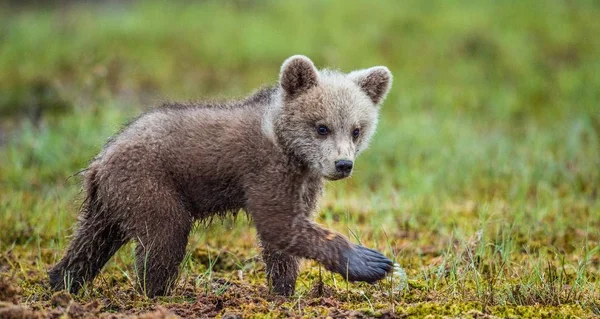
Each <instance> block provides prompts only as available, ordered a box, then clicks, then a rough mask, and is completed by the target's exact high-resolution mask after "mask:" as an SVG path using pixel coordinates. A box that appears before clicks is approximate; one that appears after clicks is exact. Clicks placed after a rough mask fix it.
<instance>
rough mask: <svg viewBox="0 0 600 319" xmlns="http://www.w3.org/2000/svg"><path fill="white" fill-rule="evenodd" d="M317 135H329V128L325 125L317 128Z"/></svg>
mask: <svg viewBox="0 0 600 319" xmlns="http://www.w3.org/2000/svg"><path fill="white" fill-rule="evenodd" d="M317 133H319V135H327V134H328V133H329V128H328V127H327V126H325V125H319V126H317Z"/></svg>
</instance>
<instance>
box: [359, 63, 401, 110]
mask: <svg viewBox="0 0 600 319" xmlns="http://www.w3.org/2000/svg"><path fill="white" fill-rule="evenodd" d="M348 78H350V79H351V80H352V81H354V83H356V84H357V85H358V86H359V87H360V88H361V89H362V90H363V92H365V93H366V94H367V96H368V97H369V98H370V99H371V101H372V102H373V104H375V105H378V104H381V102H383V100H384V99H385V96H386V95H387V94H388V92H389V91H390V88H391V87H392V72H390V70H389V69H388V68H386V67H385V66H376V67H372V68H369V69H365V70H359V71H354V72H350V74H348Z"/></svg>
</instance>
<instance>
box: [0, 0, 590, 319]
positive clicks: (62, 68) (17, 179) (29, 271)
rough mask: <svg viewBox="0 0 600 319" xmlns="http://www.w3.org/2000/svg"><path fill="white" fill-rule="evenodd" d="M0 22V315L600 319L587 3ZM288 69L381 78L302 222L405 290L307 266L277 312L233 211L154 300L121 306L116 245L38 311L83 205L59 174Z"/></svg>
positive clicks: (107, 12)
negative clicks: (157, 118) (374, 113)
mask: <svg viewBox="0 0 600 319" xmlns="http://www.w3.org/2000/svg"><path fill="white" fill-rule="evenodd" d="M0 20H1V21H3V22H2V24H0V277H1V279H2V280H0V281H1V282H2V283H0V314H2V312H1V311H3V310H2V309H9V307H8V303H6V302H5V303H2V302H4V301H8V302H10V303H11V304H12V303H14V304H18V305H19V306H18V307H17V308H18V309H17V308H14V306H13V308H10V309H12V310H10V311H21V312H23V311H25V309H30V310H31V311H38V312H39V313H41V314H44V315H45V316H49V315H56V316H60V315H62V314H67V315H68V316H71V317H77V316H78V315H81V314H82V313H83V314H87V315H100V314H101V313H105V312H110V313H118V314H121V315H125V314H139V313H143V312H146V311H154V312H152V313H151V315H157V316H159V315H160V314H161V313H163V312H168V311H171V312H174V313H176V314H179V315H181V316H190V315H192V314H195V315H198V316H199V315H201V314H204V315H206V316H214V315H224V314H226V313H238V314H243V315H244V316H248V317H252V316H258V317H260V316H265V317H269V316H271V317H277V316H289V315H298V316H308V317H310V316H326V315H330V316H334V317H335V316H342V317H343V316H347V315H351V314H363V315H366V316H379V315H383V314H396V315H398V316H401V315H403V314H407V315H413V316H416V317H424V316H426V315H428V314H433V315H435V316H459V315H461V316H466V317H476V316H478V315H481V313H485V314H488V315H490V318H492V317H491V316H492V315H493V316H499V317H523V316H529V317H542V316H546V317H548V318H550V317H556V318H558V317H569V316H578V317H589V316H592V315H596V316H598V315H600V270H599V269H600V248H599V246H600V245H599V244H600V233H599V232H598V229H600V203H599V201H598V198H599V188H600V62H599V61H600V38H599V37H597V36H596V35H597V34H600V6H598V4H597V3H596V2H594V1H577V2H563V1H545V2H540V1H505V2H500V3H496V2H492V1H479V2H473V1H458V0H457V1H452V2H447V1H412V2H411V1H408V2H393V1H359V0H352V1H344V2H342V1H323V2H317V1H305V2H291V1H281V2H274V1H273V2H255V1H229V2H213V1H206V2H202V3H201V4H199V3H198V4H197V3H175V4H172V3H167V2H160V1H151V2H143V3H136V2H133V3H129V4H116V3H115V4H112V5H107V6H102V5H82V4H78V5H69V6H68V7H66V8H64V9H62V10H61V9H56V8H43V9H41V8H33V7H7V6H0ZM293 54H306V55H308V56H309V57H311V58H312V59H313V60H314V61H315V63H316V64H317V65H318V66H320V67H332V68H339V69H342V70H344V71H350V70H353V69H357V68H365V67H369V66H373V65H386V66H388V67H389V68H390V69H391V71H392V72H393V74H394V76H395V78H394V86H393V88H392V91H391V93H390V95H389V97H388V99H387V101H386V103H385V104H384V107H383V111H382V112H383V113H382V117H381V122H380V126H379V129H378V134H377V136H376V137H375V139H374V141H373V144H372V146H371V148H370V149H369V150H368V151H367V152H365V153H364V155H362V157H361V158H359V159H358V162H357V168H356V171H355V174H354V176H353V177H352V178H351V179H349V180H345V181H339V182H331V183H328V184H327V187H326V194H325V196H324V198H323V200H322V202H321V209H320V211H319V213H318V214H317V219H318V221H319V222H321V223H323V224H325V225H326V226H327V227H331V228H333V229H336V230H338V231H340V232H342V233H344V234H346V235H347V236H348V237H349V238H352V240H354V241H356V242H358V241H360V242H361V243H363V244H365V245H368V246H372V247H375V248H377V249H379V250H381V251H383V252H384V253H385V254H386V255H388V256H389V257H393V258H395V260H396V261H398V263H400V265H401V266H402V267H403V268H404V269H405V270H406V272H407V275H408V288H407V289H405V290H403V291H400V292H397V291H395V290H394V287H393V285H394V284H396V283H393V282H390V280H386V281H384V282H382V283H380V284H377V285H375V286H369V285H366V284H349V285H347V284H346V283H345V282H344V281H343V280H342V279H341V277H338V276H332V275H331V274H329V273H328V272H325V271H323V272H322V274H321V276H320V275H319V273H320V271H321V269H320V268H319V266H318V265H316V264H314V263H307V265H306V266H305V267H304V270H303V272H302V274H301V277H300V279H299V281H298V285H297V294H296V295H295V296H294V297H292V298H289V299H283V298H277V297H274V296H272V295H270V294H269V293H268V291H267V289H266V286H265V275H264V270H263V268H264V267H263V266H262V265H261V263H260V261H259V260H258V259H257V256H258V255H259V249H258V248H257V247H256V246H255V244H256V241H255V231H254V230H253V228H252V226H251V224H250V223H249V222H248V221H247V220H246V218H245V217H242V216H240V217H238V218H237V219H236V220H230V219H227V220H225V221H224V222H223V223H219V222H217V223H214V225H212V226H210V227H205V226H203V225H200V226H199V227H197V229H196V230H195V231H194V233H193V236H192V239H191V241H190V245H189V246H188V256H187V257H186V261H185V262H184V264H183V265H182V271H181V274H180V280H179V283H178V285H177V287H176V288H175V291H174V294H173V296H171V297H165V298H160V299H158V300H149V299H147V298H145V297H144V296H143V295H141V294H140V293H138V292H136V290H135V285H136V281H135V276H134V273H135V272H134V269H133V263H132V261H133V247H132V246H129V247H126V248H123V249H122V250H121V251H120V252H119V253H118V254H117V256H115V257H114V258H113V259H112V260H111V262H110V263H109V264H108V265H107V267H106V268H105V270H104V271H103V272H102V274H101V276H100V277H99V278H98V279H97V280H96V281H95V282H94V286H93V287H89V288H88V289H86V291H84V292H83V293H82V294H80V295H77V296H62V295H54V296H53V295H52V293H51V291H50V290H49V289H48V284H47V279H46V275H45V271H46V270H47V269H48V268H49V266H50V265H52V264H53V263H55V262H56V261H57V260H58V259H59V258H60V257H61V254H62V253H63V250H64V248H65V247H66V245H67V244H68V243H69V236H70V235H71V234H72V231H73V229H72V227H73V226H74V223H75V221H76V216H77V210H78V207H79V204H80V203H81V195H80V194H79V191H80V185H79V183H80V181H79V179H78V178H77V177H72V178H69V177H70V176H72V175H74V174H75V173H77V172H78V171H79V170H80V169H82V168H84V167H85V166H86V163H87V161H88V160H89V159H91V158H92V157H93V156H94V155H95V154H96V153H97V152H99V150H100V149H101V146H102V145H103V143H104V142H105V141H106V140H107V138H108V137H110V136H111V135H112V134H113V133H114V132H116V131H117V130H118V129H119V128H120V127H121V125H122V124H123V123H125V122H126V121H127V120H129V119H131V118H133V117H134V116H136V115H137V114H139V113H140V112H142V111H143V110H145V109H148V108H149V107H151V106H152V105H156V104H158V103H159V102H160V101H161V100H162V99H165V98H168V99H174V100H180V99H206V98H215V97H217V98H224V97H240V96H243V95H245V94H248V93H249V92H250V91H252V90H253V89H256V88H257V87H259V86H261V85H265V84H271V83H273V82H275V81H276V80H277V75H278V71H279V66H280V64H281V62H282V61H283V60H284V59H285V58H287V57H288V56H290V55H293ZM240 274H241V276H240ZM319 278H320V279H319ZM320 281H323V285H321V284H320V283H319V282H320ZM319 293H321V296H319ZM61 298H63V299H65V298H66V299H65V300H66V303H65V302H63V301H61V300H63V299H61ZM71 298H74V299H73V300H72V301H70V300H71ZM156 304H160V305H161V306H162V307H163V308H155V305H156ZM270 309H275V310H274V311H273V312H271V313H270V314H269V311H270ZM6 311H7V310H6Z"/></svg>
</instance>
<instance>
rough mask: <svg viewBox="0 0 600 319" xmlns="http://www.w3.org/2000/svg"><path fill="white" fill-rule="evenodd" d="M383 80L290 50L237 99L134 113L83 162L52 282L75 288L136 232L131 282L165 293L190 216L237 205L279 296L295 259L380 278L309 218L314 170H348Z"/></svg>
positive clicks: (372, 256) (377, 259)
mask: <svg viewBox="0 0 600 319" xmlns="http://www.w3.org/2000/svg"><path fill="white" fill-rule="evenodd" d="M391 80H392V77H391V73H390V72H389V70H388V69H387V68H385V67H375V68H371V69H367V70H362V71H356V72H352V73H350V74H347V75H346V74H342V73H339V72H335V71H327V70H325V71H318V70H317V69H316V68H315V66H314V65H313V63H312V62H311V61H310V60H309V59H308V58H306V57H304V56H293V57H291V58H289V59H288V60H286V61H285V62H284V63H283V65H282V68H281V73H280V81H279V85H278V86H276V87H274V88H269V89H263V90H261V91H258V92H257V93H255V94H254V95H252V96H251V97H249V98H247V99H246V100H243V101H239V102H230V103H228V104H224V105H196V104H190V105H181V104H167V105H165V106H163V107H161V108H158V109H155V110H153V111H150V112H148V113H146V114H143V115H142V116H140V117H139V118H138V119H136V120H135V121H134V122H132V123H131V124H129V125H128V126H127V127H125V128H124V129H123V130H122V131H121V132H120V133H119V134H117V135H116V136H115V137H114V138H113V139H112V140H111V141H110V142H109V143H108V144H107V145H106V146H105V148H104V149H103V150H102V152H101V153H100V154H99V155H98V156H97V157H96V158H95V159H94V160H93V161H92V162H91V163H90V165H89V167H88V168H87V170H86V171H85V173H84V190H85V192H86V194H87V199H86V200H85V202H84V205H83V209H82V211H81V212H80V215H79V224H78V228H77V232H76V234H75V237H74V239H73V241H72V243H71V245H70V246H69V248H68V250H67V252H66V255H65V256H64V258H63V259H62V260H61V261H60V262H59V263H58V264H57V265H55V266H54V267H53V268H52V269H51V270H50V271H49V276H50V283H51V286H52V288H54V289H65V288H70V290H71V291H72V292H76V291H77V290H78V289H79V288H80V287H81V286H82V285H83V284H85V283H86V282H90V281H92V280H93V279H94V277H95V276H96V275H97V274H98V272H99V271H100V270H101V269H102V267H103V266H104V264H105V263H106V262H107V261H108V260H109V259H110V257H111V256H112V255H113V254H114V253H115V252H116V251H117V250H118V249H119V248H120V247H121V246H122V245H123V244H125V243H127V242H128V241H130V240H135V241H137V248H136V269H137V271H138V276H137V278H138V281H139V283H140V287H141V288H142V289H143V291H144V292H145V293H146V294H147V295H149V296H155V295H164V294H167V293H169V291H170V289H171V287H172V286H173V282H174V280H175V278H176V277H177V271H178V267H179V264H180V263H181V261H182V259H183V257H184V255H185V250H186V245H187V242H188V235H189V232H190V230H191V229H192V225H193V223H194V221H196V220H203V219H206V218H209V217H211V216H214V215H223V214H226V213H228V212H236V211H238V210H240V209H244V210H245V211H247V212H248V213H249V214H250V215H251V216H252V218H253V221H254V223H255V225H256V228H257V231H258V235H259V238H260V240H261V243H262V247H263V260H264V262H265V263H266V269H267V277H268V280H269V283H270V284H271V286H272V288H273V290H274V291H275V292H276V293H278V294H282V295H291V294H293V293H294V286H295V282H296V278H297V276H298V271H299V260H300V258H309V259H314V260H317V261H319V262H321V263H322V264H323V265H324V266H325V267H326V268H327V269H329V270H331V271H334V272H337V273H339V274H341V275H342V276H344V277H345V278H347V279H348V280H350V281H366V282H375V281H377V280H379V279H382V278H383V277H384V276H385V275H386V273H387V272H389V271H390V269H391V267H392V262H391V261H390V260H389V259H387V258H386V257H384V256H383V255H382V254H380V253H379V252H376V251H374V250H371V249H368V248H365V247H362V246H358V245H355V244H353V243H351V242H350V241H348V239H346V238H345V237H344V236H342V235H340V234H338V233H335V232H332V231H329V230H327V229H324V228H322V227H320V226H319V225H317V224H316V223H314V222H313V221H312V217H311V216H312V215H313V213H314V212H315V210H316V206H317V201H318V198H319V196H320V194H321V192H322V185H323V178H326V179H330V180H336V179H340V178H345V177H347V176H349V174H350V172H349V171H348V168H350V169H351V165H352V162H353V161H354V159H355V156H356V155H357V154H358V153H359V152H360V151H362V150H364V149H365V148H366V146H367V144H368V142H369V140H370V138H371V136H372V135H373V133H374V131H375V126H376V124H377V116H378V112H379V104H380V103H381V102H382V101H383V99H384V98H385V96H386V94H387V92H388V91H389V88H390V85H391ZM322 126H326V128H327V132H326V134H322V133H323V129H322V128H321V127H322ZM357 132H358V134H357ZM340 161H344V163H345V165H346V166H345V169H340V165H339V163H340ZM348 165H350V166H348Z"/></svg>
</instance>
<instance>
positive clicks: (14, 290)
mask: <svg viewBox="0 0 600 319" xmlns="http://www.w3.org/2000/svg"><path fill="white" fill-rule="evenodd" d="M20 293H21V288H19V286H17V285H15V284H14V283H13V280H12V278H10V277H7V276H0V301H6V302H10V303H14V304H16V303H18V302H19V294H20Z"/></svg>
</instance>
